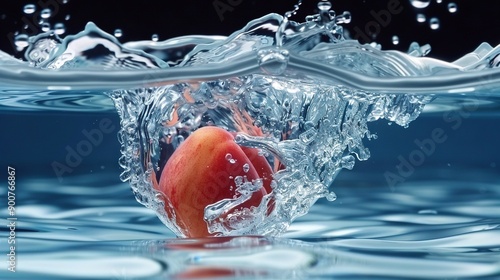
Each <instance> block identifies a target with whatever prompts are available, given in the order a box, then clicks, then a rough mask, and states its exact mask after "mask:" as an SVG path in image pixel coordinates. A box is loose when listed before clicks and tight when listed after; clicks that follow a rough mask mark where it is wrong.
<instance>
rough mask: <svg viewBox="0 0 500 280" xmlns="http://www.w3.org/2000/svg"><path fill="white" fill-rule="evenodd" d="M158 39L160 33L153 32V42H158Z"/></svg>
mask: <svg viewBox="0 0 500 280" xmlns="http://www.w3.org/2000/svg"><path fill="white" fill-rule="evenodd" d="M158 39H159V36H158V34H153V36H151V40H153V42H158Z"/></svg>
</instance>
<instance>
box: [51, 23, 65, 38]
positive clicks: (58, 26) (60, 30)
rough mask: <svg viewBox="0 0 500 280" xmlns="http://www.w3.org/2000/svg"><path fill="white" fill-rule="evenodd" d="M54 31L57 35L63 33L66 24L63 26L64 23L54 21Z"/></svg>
mask: <svg viewBox="0 0 500 280" xmlns="http://www.w3.org/2000/svg"><path fill="white" fill-rule="evenodd" d="M54 32H55V33H56V34H57V35H62V34H64V32H66V26H64V23H56V24H54Z"/></svg>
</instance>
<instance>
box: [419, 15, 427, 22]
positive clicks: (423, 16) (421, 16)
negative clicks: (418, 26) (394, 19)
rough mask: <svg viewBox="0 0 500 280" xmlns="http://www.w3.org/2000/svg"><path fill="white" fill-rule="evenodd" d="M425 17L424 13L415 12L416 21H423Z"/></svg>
mask: <svg viewBox="0 0 500 280" xmlns="http://www.w3.org/2000/svg"><path fill="white" fill-rule="evenodd" d="M425 20H426V18H425V15H424V14H417V21H418V22H425Z"/></svg>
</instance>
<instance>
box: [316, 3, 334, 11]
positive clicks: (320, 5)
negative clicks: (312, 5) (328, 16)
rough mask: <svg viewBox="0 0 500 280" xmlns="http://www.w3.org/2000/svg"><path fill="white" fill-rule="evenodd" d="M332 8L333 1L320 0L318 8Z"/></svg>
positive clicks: (325, 9) (327, 9)
mask: <svg viewBox="0 0 500 280" xmlns="http://www.w3.org/2000/svg"><path fill="white" fill-rule="evenodd" d="M331 8H332V3H330V2H328V1H321V2H318V9H319V10H320V11H329V10H330V9H331Z"/></svg>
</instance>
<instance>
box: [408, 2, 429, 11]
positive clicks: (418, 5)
mask: <svg viewBox="0 0 500 280" xmlns="http://www.w3.org/2000/svg"><path fill="white" fill-rule="evenodd" d="M410 3H411V5H412V6H413V7H415V8H417V9H423V8H427V7H428V6H429V4H430V3H431V0H410Z"/></svg>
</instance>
